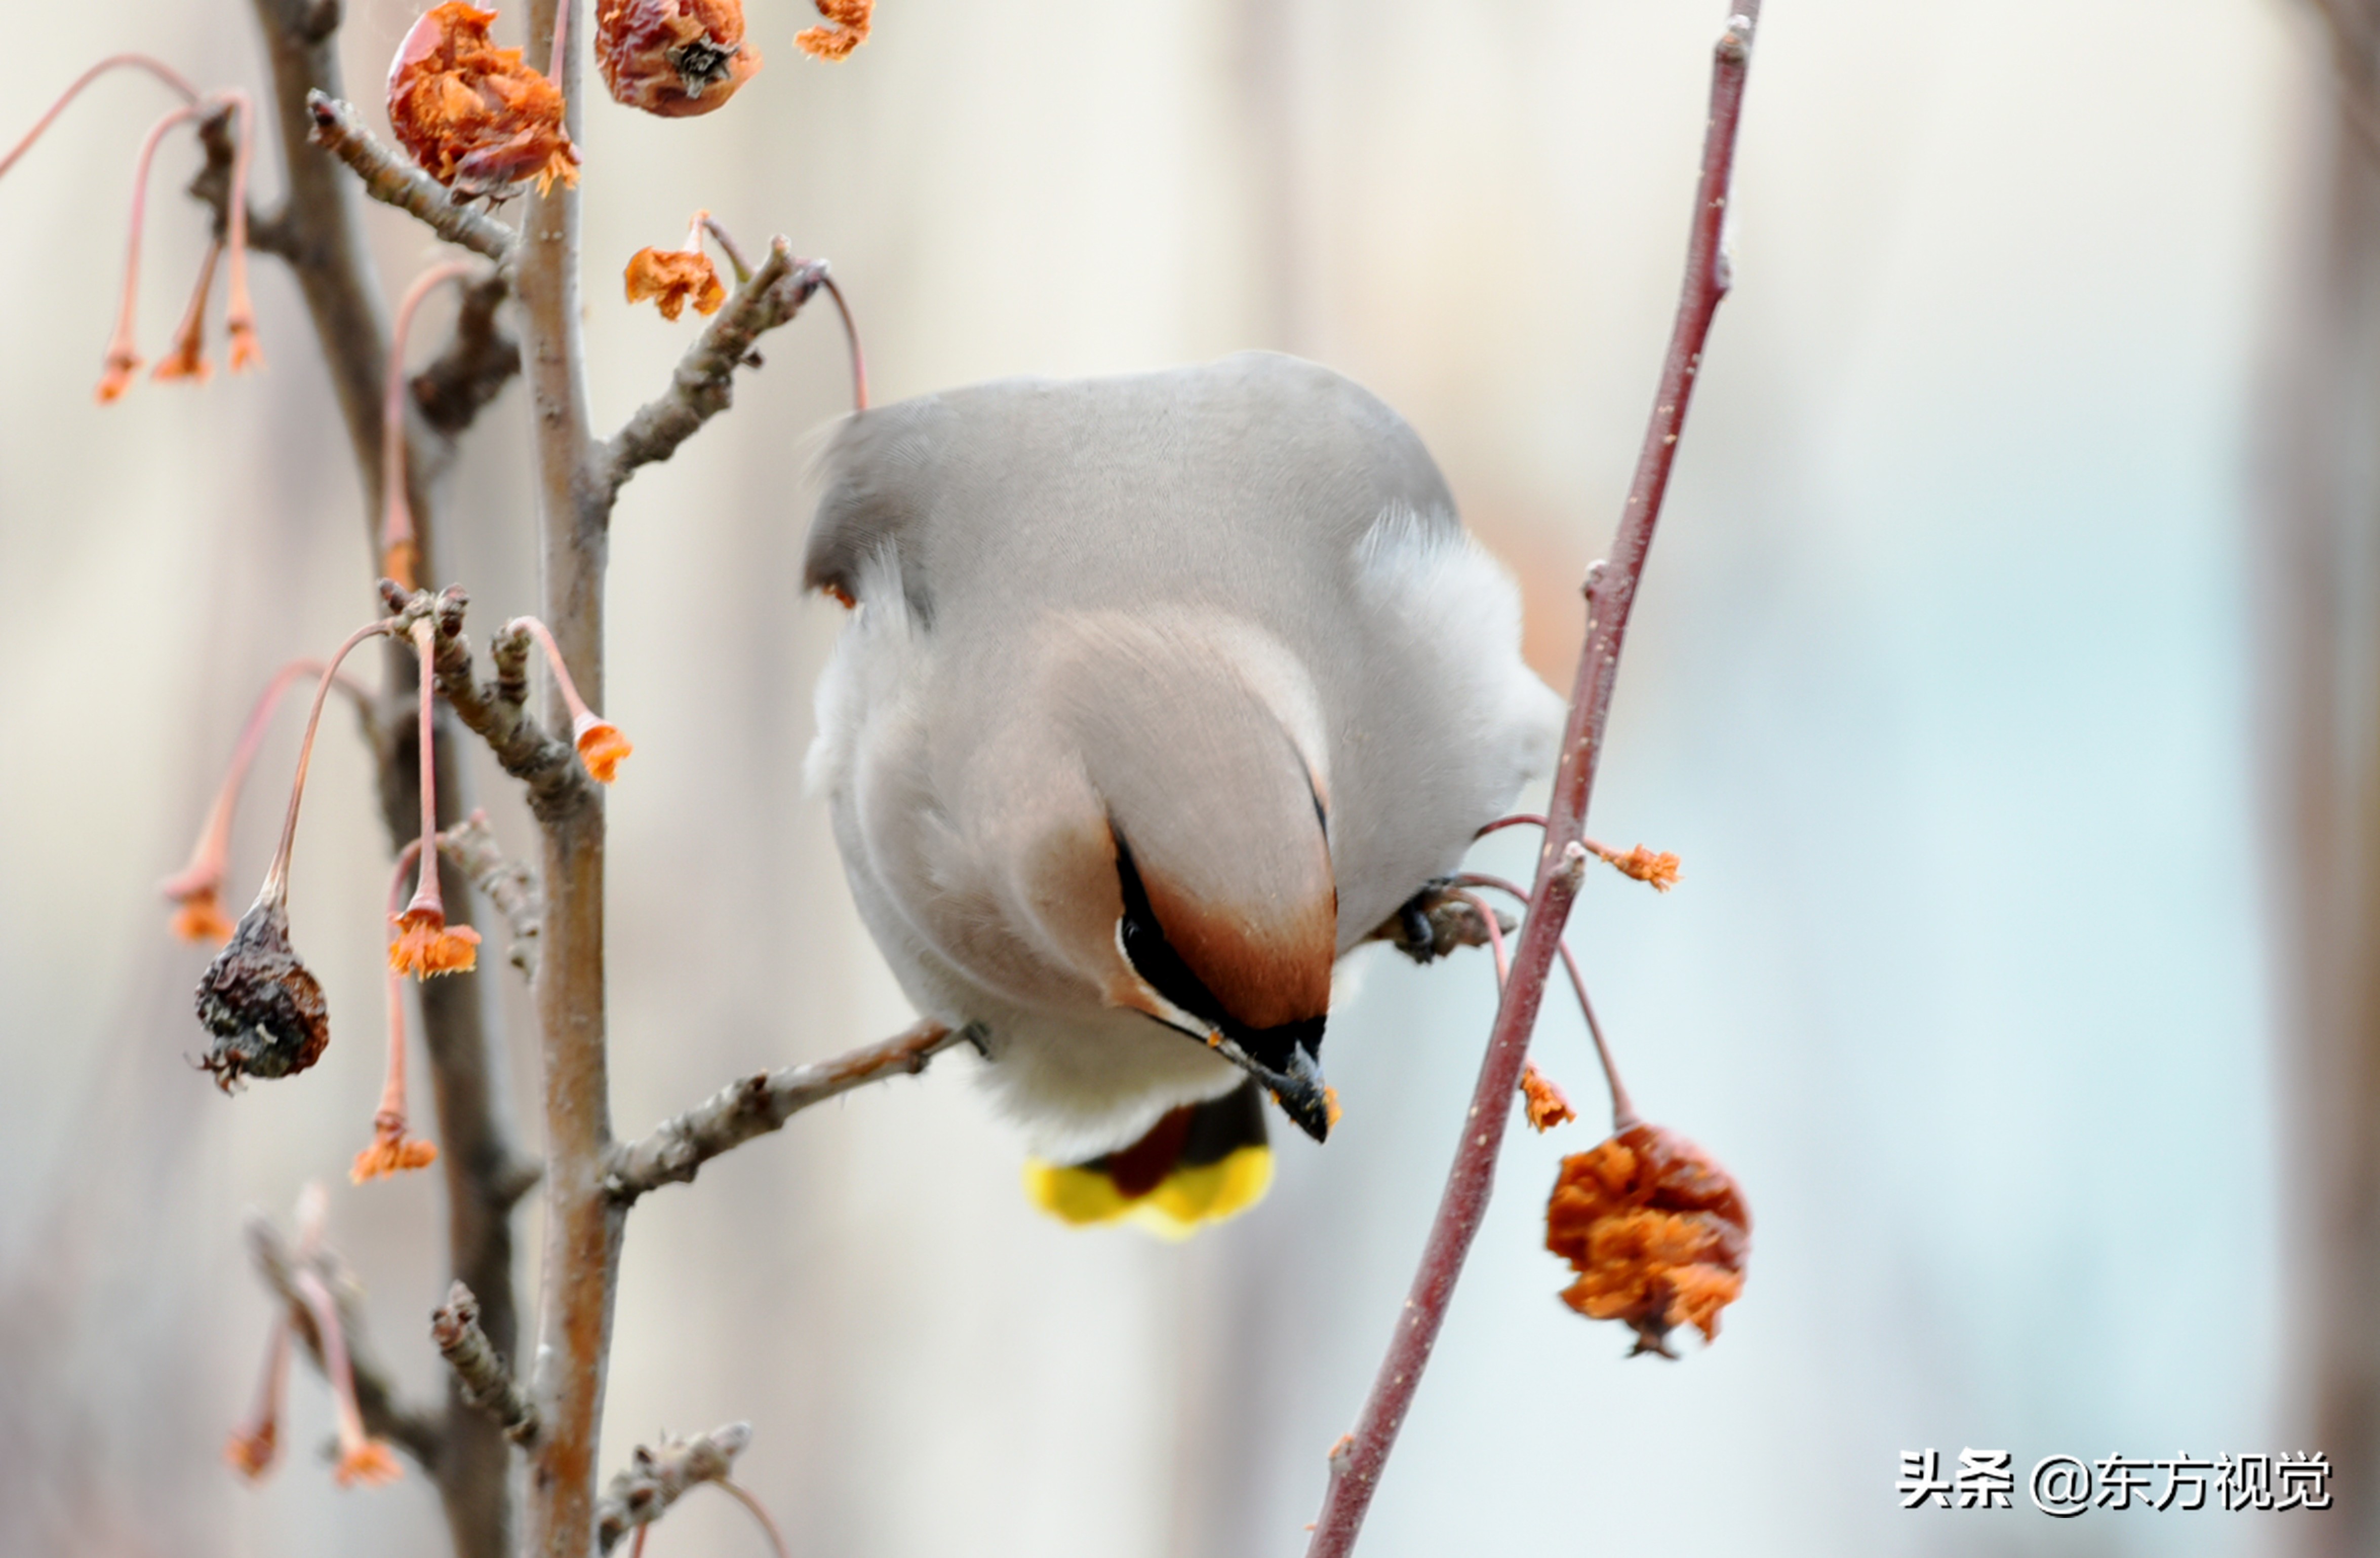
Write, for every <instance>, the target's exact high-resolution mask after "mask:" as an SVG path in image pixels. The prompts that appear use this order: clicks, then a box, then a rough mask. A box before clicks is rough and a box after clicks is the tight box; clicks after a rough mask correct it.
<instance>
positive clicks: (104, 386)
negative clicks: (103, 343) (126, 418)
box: [93, 347, 140, 406]
mask: <svg viewBox="0 0 2380 1558" xmlns="http://www.w3.org/2000/svg"><path fill="white" fill-rule="evenodd" d="M103 367H104V369H105V371H103V372H102V373H101V374H100V377H99V388H98V389H97V390H96V391H94V392H93V393H94V394H96V395H97V396H98V397H99V403H100V404H101V405H102V406H110V405H113V404H115V401H116V399H117V398H118V397H119V396H122V395H123V394H124V392H125V391H126V390H128V389H129V388H130V387H131V386H132V375H134V374H135V373H138V372H140V354H139V353H138V352H134V351H131V350H129V349H128V348H125V347H117V348H115V349H113V350H111V351H109V352H108V354H107V359H106V361H105V363H104V364H103Z"/></svg>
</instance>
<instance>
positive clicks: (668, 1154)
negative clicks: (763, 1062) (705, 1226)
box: [603, 1021, 971, 1202]
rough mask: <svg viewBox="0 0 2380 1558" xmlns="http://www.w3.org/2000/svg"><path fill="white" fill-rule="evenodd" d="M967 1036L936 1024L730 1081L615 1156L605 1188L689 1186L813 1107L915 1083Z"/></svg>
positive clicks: (634, 1192)
mask: <svg viewBox="0 0 2380 1558" xmlns="http://www.w3.org/2000/svg"><path fill="white" fill-rule="evenodd" d="M970 1031H971V1030H969V1029H953V1028H950V1027H947V1026H945V1025H943V1024H941V1023H939V1022H933V1021H927V1022H921V1023H918V1024H917V1026H916V1027H914V1028H911V1029H907V1030H905V1032H902V1033H900V1034H897V1035H895V1036H894V1037H892V1038H891V1039H887V1040H885V1041H883V1042H882V1043H880V1044H869V1045H867V1046H865V1047H864V1048H861V1049H856V1050H854V1051H852V1052H851V1053H848V1054H844V1055H838V1056H836V1057H835V1058H834V1059H832V1060H829V1061H821V1062H820V1063H818V1064H817V1065H789V1066H786V1067H785V1068H784V1069H783V1070H782V1071H764V1072H761V1073H759V1074H758V1075H756V1076H751V1077H744V1078H743V1079H742V1080H740V1081H735V1082H730V1083H729V1084H727V1086H725V1087H723V1088H722V1089H719V1090H718V1091H717V1092H715V1093H713V1094H711V1096H710V1098H709V1099H707V1100H705V1101H704V1102H701V1103H699V1104H698V1105H696V1106H695V1107H694V1108H692V1109H689V1110H687V1111H686V1113H685V1114H680V1115H677V1116H676V1117H674V1118H673V1119H668V1120H664V1121H662V1123H661V1124H660V1125H658V1126H654V1127H653V1129H652V1131H651V1133H650V1135H647V1136H646V1137H644V1138H641V1139H639V1140H637V1141H631V1142H627V1143H625V1144H623V1145H621V1146H619V1147H616V1148H614V1149H613V1153H612V1167H611V1172H610V1173H609V1175H606V1176H605V1179H604V1182H603V1183H604V1188H605V1189H607V1190H609V1191H610V1192H611V1193H612V1195H613V1196H614V1197H616V1198H617V1199H620V1200H621V1201H623V1202H627V1201H633V1200H635V1199H637V1197H639V1196H642V1195H643V1194H645V1192H647V1191H648V1190H658V1189H660V1188H661V1187H662V1186H664V1185H673V1184H690V1183H692V1182H693V1179H694V1176H695V1175H696V1173H697V1172H698V1171H699V1170H700V1169H701V1167H702V1165H703V1164H704V1163H707V1162H710V1160H711V1159H713V1158H715V1157H717V1156H719V1155H720V1154H721V1153H722V1152H725V1151H729V1150H732V1149H735V1148H737V1147H741V1146H742V1145H744V1143H746V1142H747V1141H749V1140H751V1139H752V1138H754V1137H756V1136H766V1135H768V1134H769V1133H770V1132H771V1131H773V1130H776V1129H778V1128H780V1127H781V1126H783V1125H784V1123H785V1122H786V1121H787V1120H789V1119H791V1118H792V1117H793V1116H794V1115H795V1114H798V1113H799V1112H801V1111H802V1110H805V1109H807V1108H808V1107H809V1106H810V1105H811V1104H813V1103H821V1102H825V1101H826V1100H828V1099H831V1098H833V1097H834V1096H836V1095H837V1094H839V1093H847V1092H849V1091H851V1090H852V1089H854V1088H861V1087H865V1086H867V1085H868V1083H870V1082H878V1081H882V1080H883V1079H884V1078H885V1077H896V1076H900V1077H914V1076H916V1075H917V1073H918V1072H921V1071H923V1070H925V1069H926V1065H927V1063H928V1062H929V1061H931V1060H932V1059H933V1058H934V1057H935V1056H936V1055H938V1054H940V1053H942V1052H943V1051H944V1050H947V1049H949V1048H951V1047H952V1046H953V1045H954V1044H958V1043H961V1042H965V1041H969V1039H970Z"/></svg>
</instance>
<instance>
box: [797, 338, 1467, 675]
mask: <svg viewBox="0 0 2380 1558" xmlns="http://www.w3.org/2000/svg"><path fill="white" fill-rule="evenodd" d="M824 478H825V479H824V483H823V491H822V494H821V497H820V504H819V510H818V517H817V519H816V521H815V522H814V524H813V526H812V529H811V532H810V539H809V546H808V552H807V558H806V563H805V576H806V577H805V582H806V583H807V585H808V586H809V587H810V588H813V589H833V590H839V591H840V592H842V593H843V594H844V595H845V596H846V597H849V598H857V597H858V596H859V595H860V594H861V592H862V578H863V577H864V575H865V574H866V573H867V571H868V568H869V566H870V564H871V562H875V561H878V560H880V558H881V557H882V554H885V553H886V552H888V551H889V552H890V553H891V554H892V556H893V557H895V558H897V561H898V564H899V574H900V578H901V580H902V587H903V590H904V591H905V593H906V595H907V596H908V603H909V607H910V612H911V615H913V617H915V618H916V619H917V621H918V622H919V624H920V625H921V626H927V627H929V628H935V629H940V628H943V627H948V628H951V629H953V630H956V631H958V632H961V633H964V632H965V629H966V627H968V626H971V625H972V624H971V622H970V619H971V618H973V617H975V615H976V614H977V612H984V613H990V614H997V615H1001V616H1002V617H1005V618H1008V619H1010V620H1014V618H1015V617H1017V616H1018V615H1031V614H1032V613H1034V612H1035V611H1037V610H1038V609H1040V608H1044V607H1057V608H1060V609H1079V608H1080V607H1082V606H1084V605H1085V604H1087V603H1097V604H1100V605H1105V606H1112V607H1118V608H1122V609H1132V608H1135V607H1140V606H1146V605H1148V604H1151V603H1158V602H1170V603H1183V604H1188V605H1198V604H1208V603H1212V604H1218V605H1224V606H1228V607H1230V608H1231V609H1233V610H1234V611H1235V612H1237V613H1239V614H1242V615H1246V616H1249V617H1251V618H1253V619H1254V620H1257V621H1258V622H1262V623H1266V624H1267V625H1268V626H1275V627H1281V626H1290V627H1291V632H1292V636H1293V637H1294V636H1302V635H1299V634H1297V633H1296V632H1295V629H1294V627H1293V626H1292V625H1293V624H1295V623H1296V622H1297V621H1298V620H1299V618H1300V617H1301V616H1310V615H1311V614H1312V613H1313V612H1314V610H1315V609H1316V607H1317V605H1318V603H1321V602H1324V601H1327V600H1328V599H1329V598H1330V597H1332V596H1334V595H1337V594H1338V593H1339V592H1340V590H1339V587H1340V586H1341V585H1342V583H1343V581H1344V579H1345V578H1346V577H1347V573H1348V570H1349V569H1350V567H1351V566H1352V559H1353V556H1354V551H1355V548H1356V545H1357V543H1358V542H1359V541H1360V540H1361V538H1362V537H1363V536H1364V534H1365V533H1366V530H1368V529H1370V528H1371V526H1372V525H1373V524H1374V523H1375V521H1377V520H1378V519H1379V518H1380V517H1381V516H1382V515H1383V514H1384V513H1389V512H1391V511H1402V512H1403V514H1405V515H1407V516H1410V519H1409V521H1408V522H1410V523H1415V524H1419V525H1422V526H1424V527H1429V528H1437V527H1446V528H1450V529H1451V527H1453V526H1454V524H1455V519H1454V508H1453V500H1452V498H1451V495H1450V494H1449V493H1448V491H1447V487H1446V483H1445V481H1444V479H1443V478H1442V477H1441V476H1440V475H1439V470H1438V467H1437V465H1436V464H1435V463H1434V462H1433V461H1432V460H1431V459H1430V457H1429V454H1428V452H1427V450H1426V449H1425V448H1424V447H1423V446H1422V444H1421V441H1420V439H1419V438H1417V437H1416V436H1415V433H1414V432H1413V430H1412V429H1411V428H1410V427H1408V426H1407V425H1406V424H1405V422H1404V421H1403V419H1401V418H1400V417H1398V416H1397V414H1396V413H1395V412H1394V411H1391V410H1390V408H1388V407H1387V406H1385V405H1383V404H1382V403H1381V402H1380V401H1379V400H1378V399H1377V398H1376V397H1374V396H1372V395H1371V394H1369V393H1368V392H1366V390H1364V389H1362V388H1361V387H1359V386H1358V385H1356V384H1354V383H1352V382H1351V381H1349V380H1347V379H1345V378H1343V377H1342V376H1341V375H1339V374H1337V373H1333V372H1331V371H1329V370H1328V369H1324V368H1320V367H1318V366H1316V365H1314V364H1312V363H1308V362H1304V361H1301V360H1299V359H1295V358H1289V357H1282V356H1279V355H1276V354H1272V353H1264V352H1247V353H1242V354H1240V355H1238V356H1235V357H1230V358H1226V359H1222V360H1221V361H1219V362H1214V363H1208V364H1204V365H1201V366H1197V367H1192V368H1179V369H1172V370H1168V371H1161V372H1155V373H1143V374H1133V375H1128V376H1122V377H1115V378H1105V379H1091V380H1077V381H1050V380H1039V379H1010V380H1003V381H1000V382H998V383H989V384H982V385H977V386H975V387H973V388H968V389H963V390H957V391H953V392H951V393H948V394H943V395H936V396H925V397H922V398H919V399H917V400H911V401H905V402H902V403H900V404H898V405H894V406H889V407H885V408H880V409H877V410H870V411H867V412H863V413H861V414H859V415H857V416H856V417H854V418H853V419H851V420H849V421H848V422H846V423H845V424H844V427H843V428H842V429H841V430H840V431H839V432H838V433H837V435H836V436H835V438H834V440H833V441H832V444H831V445H830V446H829V449H828V451H827V454H826V456H825V470H824ZM1316 626H1319V625H1316Z"/></svg>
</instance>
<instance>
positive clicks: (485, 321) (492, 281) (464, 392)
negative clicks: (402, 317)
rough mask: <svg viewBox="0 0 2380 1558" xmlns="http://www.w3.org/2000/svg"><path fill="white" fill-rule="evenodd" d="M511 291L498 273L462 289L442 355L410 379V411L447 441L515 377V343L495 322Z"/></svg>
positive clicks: (517, 345)
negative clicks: (450, 333) (460, 301)
mask: <svg viewBox="0 0 2380 1558" xmlns="http://www.w3.org/2000/svg"><path fill="white" fill-rule="evenodd" d="M511 290H512V288H511V284H510V283H509V282H508V281H507V280H506V279H505V277H504V273H503V272H502V271H498V272H496V273H494V274H492V275H489V276H485V277H483V278H481V279H480V280H479V281H476V282H473V283H472V284H470V285H469V286H466V287H465V288H464V289H463V306H462V307H461V308H460V309H457V310H455V334H454V336H453V338H452V339H450V340H449V341H448V342H447V343H446V349H445V350H444V351H443V352H440V353H439V354H438V356H437V358H436V359H433V360H432V361H431V364H430V366H429V367H427V368H424V369H423V370H422V371H420V372H419V373H416V374H415V375H414V376H413V405H414V408H415V409H417V410H419V412H420V413H421V417H422V420H424V421H426V422H428V423H429V424H430V425H431V427H432V428H434V429H435V430H437V431H438V432H443V433H444V434H445V435H446V436H447V437H448V438H450V439H451V438H454V437H456V436H458V435H459V434H461V433H462V432H463V431H464V430H465V429H467V428H468V427H469V426H470V425H471V423H472V422H473V421H474V420H477V419H478V417H479V415H480V411H481V409H483V408H485V407H486V406H487V404H488V403H489V402H490V401H492V400H493V399H495V398H496V396H498V395H500V394H502V393H503V391H504V386H505V385H506V384H508V383H512V380H513V376H514V375H515V374H516V373H518V372H519V371H520V343H519V342H517V341H516V340H514V339H513V338H512V336H510V335H507V334H505V332H504V326H503V324H502V323H501V322H500V321H499V320H498V317H497V310H499V309H501V308H502V307H503V305H504V298H506V297H507V296H508V295H509V294H510V292H511Z"/></svg>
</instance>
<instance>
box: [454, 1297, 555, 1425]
mask: <svg viewBox="0 0 2380 1558" xmlns="http://www.w3.org/2000/svg"><path fill="white" fill-rule="evenodd" d="M430 1339H431V1341H433V1342H435V1343H437V1344H438V1350H439V1352H440V1353H441V1354H443V1356H444V1357H445V1359H446V1362H447V1364H448V1365H449V1366H450V1367H452V1368H453V1369H454V1370H455V1380H456V1382H458V1383H459V1385H460V1386H461V1388H462V1392H463V1400H464V1402H465V1403H466V1404H467V1405H468V1406H471V1407H472V1408H473V1409H474V1410H477V1411H480V1412H484V1413H486V1414H487V1415H488V1417H489V1418H492V1420H493V1421H494V1422H495V1424H496V1426H497V1427H498V1428H501V1429H503V1430H504V1437H505V1438H506V1439H509V1440H511V1441H512V1442H514V1443H516V1444H527V1443H529V1442H532V1441H534V1440H535V1439H536V1438H537V1404H536V1403H535V1402H533V1401H531V1400H529V1398H528V1392H527V1391H525V1390H523V1389H521V1388H520V1383H519V1382H517V1381H516V1380H515V1379H514V1378H513V1371H512V1368H511V1366H510V1365H509V1364H507V1363H505V1362H504V1354H502V1353H500V1352H498V1351H497V1350H496V1349H495V1347H494V1345H492V1344H491V1343H490V1342H489V1340H488V1333H486V1332H484V1331H482V1330H480V1301H479V1300H478V1299H477V1298H475V1297H473V1296H471V1290H470V1289H469V1288H468V1287H466V1286H464V1285H463V1284H461V1283H459V1282H458V1283H456V1284H455V1285H454V1286H453V1287H450V1288H448V1289H447V1290H446V1303H445V1305H444V1307H443V1308H437V1309H433V1310H431V1315H430Z"/></svg>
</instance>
